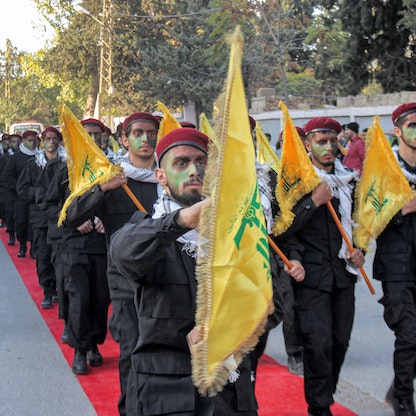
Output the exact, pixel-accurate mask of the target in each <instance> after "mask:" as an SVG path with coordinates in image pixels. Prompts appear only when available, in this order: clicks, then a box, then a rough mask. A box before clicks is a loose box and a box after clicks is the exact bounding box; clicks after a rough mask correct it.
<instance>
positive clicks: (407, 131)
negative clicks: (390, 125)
mask: <svg viewBox="0 0 416 416" xmlns="http://www.w3.org/2000/svg"><path fill="white" fill-rule="evenodd" d="M402 132H403V140H404V141H405V143H406V144H408V145H409V146H411V147H413V148H415V147H416V126H414V125H413V124H412V125H411V126H408V127H406V128H404V129H403V130H402Z"/></svg>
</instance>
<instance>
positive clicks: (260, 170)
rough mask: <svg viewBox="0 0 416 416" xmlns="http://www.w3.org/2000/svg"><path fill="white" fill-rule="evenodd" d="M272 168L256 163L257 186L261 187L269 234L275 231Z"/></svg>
mask: <svg viewBox="0 0 416 416" xmlns="http://www.w3.org/2000/svg"><path fill="white" fill-rule="evenodd" d="M270 169H271V168H270V166H269V165H268V164H264V165H262V164H261V163H259V162H257V161H256V173H257V184H258V187H259V193H260V201H261V205H262V207H263V212H264V217H265V219H266V227H267V234H271V233H272V231H273V213H272V203H271V201H272V190H271V188H270V177H269V175H268V173H269V172H270Z"/></svg>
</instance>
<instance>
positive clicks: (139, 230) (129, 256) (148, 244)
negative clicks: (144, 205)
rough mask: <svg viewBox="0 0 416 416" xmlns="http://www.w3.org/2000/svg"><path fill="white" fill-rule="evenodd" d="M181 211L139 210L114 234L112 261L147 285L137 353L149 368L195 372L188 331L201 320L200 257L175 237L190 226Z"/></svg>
mask: <svg viewBox="0 0 416 416" xmlns="http://www.w3.org/2000/svg"><path fill="white" fill-rule="evenodd" d="M176 213H177V211H176V212H173V213H171V214H167V215H165V216H164V217H162V218H160V219H152V218H151V217H150V216H145V214H143V213H141V212H138V213H136V214H134V215H133V217H132V219H131V221H130V222H128V223H127V224H125V225H124V226H123V227H122V228H121V229H120V230H118V231H116V232H115V233H114V234H113V236H112V239H111V246H110V262H112V263H113V265H114V266H115V267H117V268H118V270H119V271H120V273H121V274H122V275H123V276H125V277H126V278H128V279H130V280H132V281H133V282H135V283H138V284H140V285H141V286H142V290H141V292H140V299H139V300H138V302H137V303H136V306H137V307H138V322H139V339H138V343H137V345H136V348H135V350H134V352H133V357H134V361H135V363H136V365H137V367H138V368H140V371H141V372H144V373H149V374H177V375H178V374H182V375H190V374H191V356H190V352H189V348H188V345H187V343H186V335H187V334H188V333H189V331H191V329H192V328H193V327H194V326H195V320H194V316H195V311H196V305H195V299H196V279H195V260H194V259H193V258H191V257H189V256H188V255H187V254H186V253H185V252H183V251H182V250H181V244H180V243H178V242H177V241H175V240H176V239H177V238H178V237H179V236H181V235H182V234H184V233H185V232H187V231H188V229H183V228H180V227H179V226H178V225H177V224H176V222H175V216H176Z"/></svg>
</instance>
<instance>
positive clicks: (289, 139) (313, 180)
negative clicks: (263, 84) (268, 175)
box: [273, 102, 320, 235]
mask: <svg viewBox="0 0 416 416" xmlns="http://www.w3.org/2000/svg"><path fill="white" fill-rule="evenodd" d="M279 106H280V108H281V110H282V117H283V145H282V155H281V158H280V170H279V172H278V176H277V186H276V199H277V202H278V203H279V208H280V213H279V215H278V216H277V218H276V220H275V223H274V225H273V234H275V235H279V234H282V233H283V232H284V231H286V230H287V229H288V228H289V227H290V225H291V224H292V222H293V219H294V214H293V213H292V211H291V209H292V208H293V207H294V206H295V204H296V203H297V202H298V201H299V200H300V199H301V198H302V197H303V196H304V195H306V194H308V193H309V192H312V190H313V189H315V188H316V187H317V186H318V185H319V183H320V179H319V176H318V174H317V173H316V171H315V169H314V167H313V165H312V162H311V160H310V159H309V156H308V154H307V152H306V149H305V146H304V144H303V142H302V140H301V138H300V137H299V133H298V131H297V130H296V127H295V125H294V124H293V121H292V119H291V117H290V115H289V112H288V110H287V107H286V106H285V105H284V104H283V103H282V102H280V103H279Z"/></svg>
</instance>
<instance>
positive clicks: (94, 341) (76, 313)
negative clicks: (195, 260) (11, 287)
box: [43, 118, 110, 374]
mask: <svg viewBox="0 0 416 416" xmlns="http://www.w3.org/2000/svg"><path fill="white" fill-rule="evenodd" d="M81 124H83V125H84V128H85V130H86V131H87V133H89V134H90V135H92V136H93V138H94V140H95V142H96V143H97V145H98V146H100V145H99V142H100V140H101V133H102V132H103V131H104V125H103V123H101V121H99V120H95V119H92V118H90V119H87V120H83V121H82V122H81ZM68 196H69V187H68V169H67V167H66V166H63V167H62V168H61V169H60V170H58V171H57V172H56V174H55V176H54V177H53V179H52V181H51V183H50V185H49V187H48V189H47V191H46V193H45V196H44V201H43V202H44V203H45V204H46V205H49V206H50V207H51V209H52V210H53V209H55V211H56V214H58V213H59V209H60V208H61V207H62V205H63V204H64V202H65V200H66V199H67V198H68ZM99 215H101V213H100V212H98V210H97V211H95V212H93V213H92V214H91V216H90V217H89V218H88V219H87V220H85V221H84V222H83V223H82V224H81V225H79V226H78V227H76V228H75V227H71V226H69V225H68V224H67V223H66V222H64V223H63V225H62V240H61V259H62V263H63V272H64V288H65V292H66V295H67V307H68V310H67V312H66V313H67V336H68V338H67V339H68V344H69V345H70V346H71V347H73V348H74V350H75V351H74V360H73V362H72V371H73V372H74V373H75V374H87V373H88V366H87V358H88V363H89V365H91V366H100V365H102V363H103V357H102V355H101V354H100V352H99V350H98V345H99V344H103V343H104V341H105V337H106V335H107V317H108V307H109V304H110V297H109V290H108V282H107V273H106V269H107V249H106V242H105V235H104V232H105V229H104V226H103V223H102V221H101V219H100V216H99Z"/></svg>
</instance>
